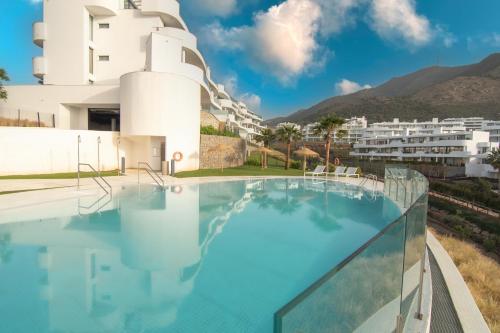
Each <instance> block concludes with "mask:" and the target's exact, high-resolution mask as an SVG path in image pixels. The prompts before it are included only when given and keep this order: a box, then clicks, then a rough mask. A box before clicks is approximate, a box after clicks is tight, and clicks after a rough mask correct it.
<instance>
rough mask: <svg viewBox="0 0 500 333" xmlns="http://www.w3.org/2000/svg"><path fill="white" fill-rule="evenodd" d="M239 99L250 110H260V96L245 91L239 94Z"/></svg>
mask: <svg viewBox="0 0 500 333" xmlns="http://www.w3.org/2000/svg"><path fill="white" fill-rule="evenodd" d="M239 100H241V101H242V102H243V103H245V104H246V106H247V107H248V108H249V109H250V110H252V111H257V112H258V111H260V105H261V103H262V100H261V98H260V96H258V95H255V94H251V93H245V94H243V95H240V96H239Z"/></svg>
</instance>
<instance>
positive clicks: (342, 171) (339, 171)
mask: <svg viewBox="0 0 500 333" xmlns="http://www.w3.org/2000/svg"><path fill="white" fill-rule="evenodd" d="M345 171H346V167H342V166H338V167H336V168H335V171H334V172H330V173H329V174H328V175H332V176H335V177H340V176H345V175H346V172H345Z"/></svg>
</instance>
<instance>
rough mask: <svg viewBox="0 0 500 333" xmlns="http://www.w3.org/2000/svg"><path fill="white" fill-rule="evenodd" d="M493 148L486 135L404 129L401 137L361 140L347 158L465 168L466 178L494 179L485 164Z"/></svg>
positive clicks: (493, 145)
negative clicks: (411, 131) (426, 163)
mask: <svg viewBox="0 0 500 333" xmlns="http://www.w3.org/2000/svg"><path fill="white" fill-rule="evenodd" d="M492 149H498V143H494V142H490V138H489V133H488V132H483V131H457V132H450V131H449V130H444V129H442V128H438V129H433V130H432V133H427V132H426V131H417V132H415V133H410V130H409V129H406V131H405V133H404V134H403V135H389V136H372V137H364V138H363V139H362V140H361V141H360V142H359V143H357V144H355V145H354V150H353V152H351V154H350V155H351V156H354V157H358V158H361V159H369V160H391V161H409V162H428V163H439V164H443V165H449V166H464V167H466V175H467V176H470V177H495V174H494V170H493V169H492V168H491V166H490V165H488V164H485V161H484V160H485V159H486V158H487V157H488V154H489V153H490V152H491V151H492Z"/></svg>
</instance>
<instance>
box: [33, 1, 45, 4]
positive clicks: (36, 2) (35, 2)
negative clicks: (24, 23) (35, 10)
mask: <svg viewBox="0 0 500 333" xmlns="http://www.w3.org/2000/svg"><path fill="white" fill-rule="evenodd" d="M30 2H31V3H32V4H39V3H42V2H43V0H30Z"/></svg>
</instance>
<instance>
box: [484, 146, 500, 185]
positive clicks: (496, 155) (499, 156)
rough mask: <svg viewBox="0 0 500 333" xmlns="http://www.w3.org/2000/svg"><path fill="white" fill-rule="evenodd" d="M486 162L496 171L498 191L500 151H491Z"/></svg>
mask: <svg viewBox="0 0 500 333" xmlns="http://www.w3.org/2000/svg"><path fill="white" fill-rule="evenodd" d="M486 162H488V164H491V166H492V167H494V168H495V169H497V170H498V173H497V177H498V189H499V190H500V149H493V151H492V152H491V153H490V154H489V155H488V158H487V159H486Z"/></svg>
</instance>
